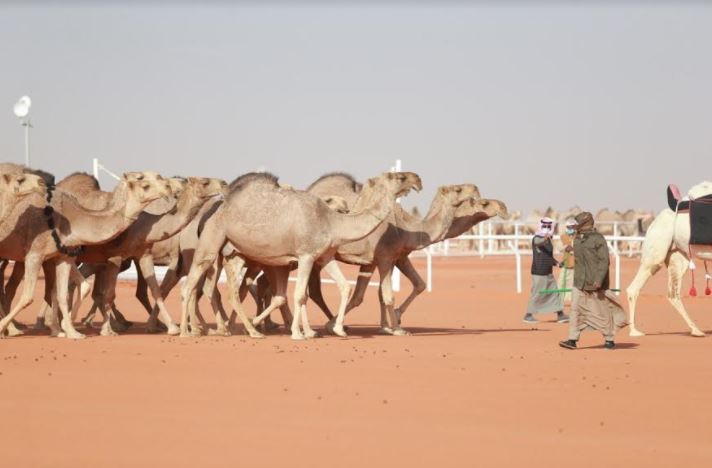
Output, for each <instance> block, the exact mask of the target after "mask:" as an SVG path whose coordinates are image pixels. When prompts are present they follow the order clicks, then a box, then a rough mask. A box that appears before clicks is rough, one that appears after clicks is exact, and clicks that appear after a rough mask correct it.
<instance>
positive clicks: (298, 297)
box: [285, 255, 317, 340]
mask: <svg viewBox="0 0 712 468" xmlns="http://www.w3.org/2000/svg"><path fill="white" fill-rule="evenodd" d="M313 266H314V259H313V258H312V257H310V256H308V255H302V256H301V257H299V260H298V262H297V284H296V285H295V286H294V319H293V320H292V339H294V340H301V339H304V338H314V337H316V336H317V333H316V332H315V331H314V330H312V328H311V326H310V325H309V319H308V317H307V283H308V282H309V273H311V270H312V267H313ZM285 270H287V277H289V270H288V269H286V268H285ZM300 320H301V321H302V322H303V324H302V330H303V331H304V333H303V334H302V332H301V331H300V329H299V321H300Z"/></svg>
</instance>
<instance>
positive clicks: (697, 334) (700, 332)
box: [690, 330, 705, 338]
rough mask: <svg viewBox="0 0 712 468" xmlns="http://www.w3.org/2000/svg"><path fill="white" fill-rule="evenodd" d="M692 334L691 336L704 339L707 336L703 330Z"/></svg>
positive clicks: (693, 331)
mask: <svg viewBox="0 0 712 468" xmlns="http://www.w3.org/2000/svg"><path fill="white" fill-rule="evenodd" d="M690 334H691V335H692V336H696V337H698V338H702V337H704V336H705V332H703V331H701V330H692V331H691V332H690Z"/></svg>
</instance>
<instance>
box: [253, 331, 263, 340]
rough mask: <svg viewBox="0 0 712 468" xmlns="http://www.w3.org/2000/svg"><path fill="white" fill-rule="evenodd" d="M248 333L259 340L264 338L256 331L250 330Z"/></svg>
mask: <svg viewBox="0 0 712 468" xmlns="http://www.w3.org/2000/svg"><path fill="white" fill-rule="evenodd" d="M249 335H250V338H254V339H256V340H261V339H264V338H265V336H264V335H263V334H262V333H260V332H258V331H254V332H250V333H249Z"/></svg>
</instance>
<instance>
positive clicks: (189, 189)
mask: <svg viewBox="0 0 712 468" xmlns="http://www.w3.org/2000/svg"><path fill="white" fill-rule="evenodd" d="M177 186H178V187H179V190H180V191H181V194H180V196H179V198H178V200H177V201H176V203H175V207H174V209H172V210H171V211H170V212H168V213H163V214H149V213H147V212H145V211H144V212H143V213H141V214H140V215H139V216H138V218H137V219H136V222H135V223H133V224H132V225H131V226H130V227H129V228H128V229H127V230H126V231H124V232H123V233H122V234H121V235H119V236H118V237H116V238H114V239H112V240H111V241H109V242H107V243H105V244H98V245H93V246H90V247H87V248H86V249H84V251H83V252H82V253H81V254H80V255H79V257H78V259H79V260H80V261H81V262H83V263H88V264H96V266H95V272H96V274H97V279H96V281H95V284H94V295H93V298H94V301H95V303H96V304H98V306H99V309H100V310H101V311H102V313H103V315H104V316H105V317H106V320H105V321H104V325H103V327H102V330H101V334H102V335H104V336H107V335H115V334H116V333H115V332H114V331H113V329H112V328H111V313H112V307H111V305H112V304H113V302H114V299H115V297H116V293H115V289H116V280H117V277H118V274H119V271H120V268H121V264H122V262H123V260H125V259H135V260H137V261H138V266H139V268H140V271H141V272H142V277H143V278H144V280H145V281H146V282H147V284H148V287H149V288H150V290H151V294H152V295H153V298H154V301H155V302H156V305H157V307H158V309H159V310H160V313H161V317H162V318H163V320H164V322H165V324H166V326H167V327H168V330H167V331H168V334H170V335H176V334H178V332H179V329H178V327H177V325H175V323H174V322H173V320H172V318H171V316H170V314H169V313H168V310H167V309H166V306H165V304H164V301H163V296H161V291H160V288H159V286H158V282H157V280H156V276H155V271H154V266H153V257H152V255H151V245H152V244H153V243H154V242H160V241H164V240H166V239H168V238H170V237H173V236H174V235H175V234H177V233H178V232H180V231H181V230H182V229H183V228H184V227H185V226H186V225H188V223H190V221H192V220H193V218H194V217H195V215H196V214H197V213H198V210H200V208H201V207H202V206H203V204H204V203H205V202H206V201H207V200H208V199H210V198H212V197H215V196H217V195H222V194H223V193H224V190H225V187H226V184H225V183H224V182H223V181H221V180H218V179H208V178H198V177H190V178H188V179H187V181H186V182H185V183H183V184H177ZM148 330H149V332H157V331H158V324H157V322H156V320H149V323H148Z"/></svg>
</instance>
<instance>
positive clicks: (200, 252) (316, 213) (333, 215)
mask: <svg viewBox="0 0 712 468" xmlns="http://www.w3.org/2000/svg"><path fill="white" fill-rule="evenodd" d="M368 186H369V191H370V190H371V189H372V190H373V192H374V194H373V195H371V196H369V197H365V196H364V197H361V198H360V200H362V201H361V202H360V203H359V200H357V203H356V204H355V205H354V207H353V209H352V214H341V213H337V212H334V211H333V210H331V209H330V208H329V207H328V206H327V205H326V204H325V203H324V202H323V201H322V200H321V199H320V198H319V197H317V196H314V195H313V194H311V193H308V192H303V191H298V190H285V189H282V188H280V187H279V186H278V185H277V179H276V177H274V176H270V175H269V174H264V173H263V174H254V173H253V174H246V175H244V176H241V177H240V178H238V179H237V180H236V181H235V182H233V184H231V192H230V194H229V195H228V197H227V199H226V201H225V203H224V204H223V205H221V206H220V207H219V208H218V210H217V211H216V213H215V214H214V215H213V216H212V217H211V218H210V219H208V222H207V223H206V225H205V229H204V231H203V233H202V235H201V237H200V241H199V243H198V248H197V250H196V253H195V260H194V261H193V265H192V267H191V270H190V273H189V274H188V278H187V280H186V283H185V286H184V288H183V291H182V299H183V314H182V319H181V335H182V336H187V335H188V329H187V326H188V323H187V318H188V311H189V310H190V311H192V310H194V305H193V303H194V301H195V297H196V287H197V283H198V281H199V280H200V279H201V278H202V276H203V274H204V273H205V272H206V270H207V269H208V268H209V267H210V266H212V265H213V263H214V262H215V260H216V259H217V256H218V254H219V253H220V251H221V249H222V248H223V246H224V245H225V243H226V242H228V241H229V242H230V243H231V244H232V245H233V246H234V247H235V248H236V249H237V251H239V253H240V255H241V256H242V257H244V258H246V259H247V260H250V261H253V262H256V263H259V264H262V265H264V266H267V267H272V268H271V270H272V271H274V272H275V276H276V278H275V279H276V282H275V284H274V285H273V286H274V291H275V297H279V296H284V293H285V291H286V282H287V278H288V275H289V265H290V264H291V263H292V262H295V261H296V262H297V284H296V286H295V293H294V307H295V313H294V319H293V320H292V325H291V330H292V339H304V338H305V337H307V338H309V337H313V336H315V335H316V333H315V332H314V331H313V330H312V329H311V327H310V325H309V322H308V319H307V315H306V299H307V297H306V286H307V281H308V279H309V274H310V272H311V270H312V267H313V265H314V264H315V263H317V264H322V265H325V264H327V263H329V262H330V261H331V260H332V259H333V256H334V254H335V253H336V250H337V249H338V248H339V246H341V245H343V244H347V243H349V242H354V241H356V240H359V239H362V238H364V237H366V236H368V235H369V234H370V233H371V232H373V231H374V230H375V229H377V228H378V227H379V226H380V225H381V224H383V222H384V219H385V218H386V217H387V216H388V215H389V214H390V213H391V211H392V210H393V208H394V206H393V205H394V202H395V200H394V197H398V196H403V195H405V194H407V193H408V191H409V190H410V189H411V188H413V187H416V188H419V187H420V186H421V183H420V178H419V177H418V176H417V175H416V174H413V173H386V174H384V175H382V176H381V177H379V178H374V179H370V180H369V182H368ZM362 192H363V190H362ZM376 194H378V195H380V196H377V195H376ZM366 198H368V200H367V201H366ZM366 202H368V204H366ZM280 213H281V215H280ZM284 213H289V215H288V216H284ZM225 270H226V273H227V275H228V288H229V289H230V298H231V302H232V304H233V307H234V308H235V309H236V310H237V313H238V316H239V317H240V319H241V320H242V322H243V324H244V325H245V328H247V329H248V331H249V332H250V334H251V335H252V334H256V333H258V332H257V331H256V330H255V329H254V326H253V325H252V323H251V322H250V321H249V320H247V318H246V316H245V315H244V312H243V311H242V308H241V305H240V303H239V297H238V295H237V294H236V293H235V291H234V288H235V280H236V279H237V277H236V272H235V271H234V269H233V268H232V265H231V263H230V262H226V263H225ZM340 312H341V311H340ZM341 315H342V316H341V317H340V319H341V320H338V319H337V323H341V324H343V314H341ZM191 318H192V319H193V320H194V321H195V320H197V319H195V318H194V317H191ZM300 322H301V323H303V327H301V328H300ZM302 328H303V331H304V333H302Z"/></svg>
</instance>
